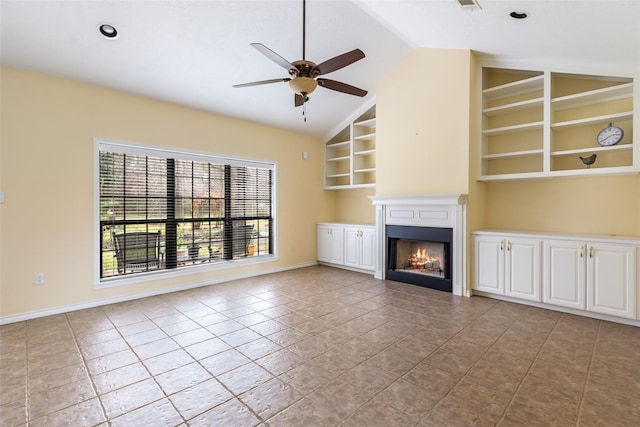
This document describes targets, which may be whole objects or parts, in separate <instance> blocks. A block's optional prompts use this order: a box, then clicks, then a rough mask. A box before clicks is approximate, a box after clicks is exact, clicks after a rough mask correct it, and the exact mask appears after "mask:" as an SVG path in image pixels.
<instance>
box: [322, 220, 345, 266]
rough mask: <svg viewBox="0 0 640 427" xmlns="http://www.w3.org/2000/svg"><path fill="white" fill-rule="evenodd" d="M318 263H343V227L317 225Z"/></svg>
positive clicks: (337, 225)
mask: <svg viewBox="0 0 640 427" xmlns="http://www.w3.org/2000/svg"><path fill="white" fill-rule="evenodd" d="M317 228H318V261H323V262H328V263H332V264H343V263H344V227H343V226H342V225H339V224H318V225H317Z"/></svg>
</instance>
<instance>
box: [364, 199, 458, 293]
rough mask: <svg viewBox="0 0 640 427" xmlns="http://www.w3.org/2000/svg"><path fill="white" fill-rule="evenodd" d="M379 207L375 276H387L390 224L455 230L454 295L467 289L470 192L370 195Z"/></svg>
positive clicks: (379, 277)
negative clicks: (388, 229)
mask: <svg viewBox="0 0 640 427" xmlns="http://www.w3.org/2000/svg"><path fill="white" fill-rule="evenodd" d="M369 198H370V199H371V201H372V202H373V204H374V206H375V207H376V264H375V277H376V278H377V279H385V278H386V277H385V275H386V271H387V265H386V264H387V254H386V252H387V236H386V226H387V225H408V226H413V227H439V228H452V229H453V249H452V258H453V268H452V269H451V281H452V284H453V293H454V294H455V295H461V296H469V292H468V291H467V278H466V265H467V262H466V258H467V195H466V194H426V195H415V196H371V197H369Z"/></svg>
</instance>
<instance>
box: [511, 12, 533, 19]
mask: <svg viewBox="0 0 640 427" xmlns="http://www.w3.org/2000/svg"><path fill="white" fill-rule="evenodd" d="M509 16H510V17H512V18H513V19H525V18H526V17H527V16H529V14H528V13H527V12H525V11H523V10H514V11H513V12H511V13H510V14H509Z"/></svg>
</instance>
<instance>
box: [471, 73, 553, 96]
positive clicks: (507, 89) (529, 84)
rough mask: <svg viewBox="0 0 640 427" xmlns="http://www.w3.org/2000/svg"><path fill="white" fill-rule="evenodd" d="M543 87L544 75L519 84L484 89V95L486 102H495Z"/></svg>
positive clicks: (519, 81) (520, 81) (513, 83)
mask: <svg viewBox="0 0 640 427" xmlns="http://www.w3.org/2000/svg"><path fill="white" fill-rule="evenodd" d="M543 87H544V74H540V75H539V76H534V77H529V78H528V79H523V80H518V81H517V82H512V83H507V84H504V85H500V86H495V87H490V88H488V89H484V90H483V91H482V95H483V98H484V99H486V100H493V99H500V98H506V97H508V96H514V95H520V94H523V93H529V92H533V91H536V90H541V89H543Z"/></svg>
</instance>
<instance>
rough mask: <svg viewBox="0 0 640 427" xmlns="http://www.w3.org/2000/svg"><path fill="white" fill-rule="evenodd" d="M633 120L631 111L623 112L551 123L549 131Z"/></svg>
mask: <svg viewBox="0 0 640 427" xmlns="http://www.w3.org/2000/svg"><path fill="white" fill-rule="evenodd" d="M632 118H633V111H623V112H621V113H614V114H606V115H604V116H595V117H587V118H584V119H577V120H568V121H566V122H558V123H553V124H552V125H551V129H569V128H572V127H576V126H583V125H589V124H597V123H609V122H614V121H617V120H630V119H632Z"/></svg>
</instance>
